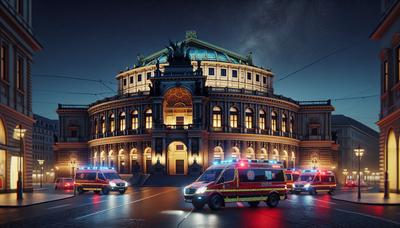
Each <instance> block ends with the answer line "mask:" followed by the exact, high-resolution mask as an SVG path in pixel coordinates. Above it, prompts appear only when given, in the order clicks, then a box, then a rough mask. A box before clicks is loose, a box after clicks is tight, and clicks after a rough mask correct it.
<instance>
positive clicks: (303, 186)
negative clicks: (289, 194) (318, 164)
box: [293, 169, 336, 195]
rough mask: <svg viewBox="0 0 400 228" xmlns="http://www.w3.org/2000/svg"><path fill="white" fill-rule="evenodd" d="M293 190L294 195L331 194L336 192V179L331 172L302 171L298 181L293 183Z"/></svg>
mask: <svg viewBox="0 0 400 228" xmlns="http://www.w3.org/2000/svg"><path fill="white" fill-rule="evenodd" d="M293 189H294V193H295V194H300V193H302V192H308V193H309V194H310V195H315V194H317V193H318V192H328V193H329V194H333V193H334V192H335V190H336V177H335V174H334V173H333V172H332V171H322V170H315V169H312V170H303V172H302V174H301V175H300V177H299V179H298V181H296V182H294V184H293Z"/></svg>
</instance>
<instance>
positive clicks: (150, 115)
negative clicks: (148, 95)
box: [145, 109, 153, 129]
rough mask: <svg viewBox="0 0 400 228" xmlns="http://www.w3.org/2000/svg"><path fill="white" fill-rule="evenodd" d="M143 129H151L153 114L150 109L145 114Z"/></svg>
mask: <svg viewBox="0 0 400 228" xmlns="http://www.w3.org/2000/svg"><path fill="white" fill-rule="evenodd" d="M145 121H146V123H145V127H146V129H151V128H152V127H153V112H152V111H151V109H147V111H146V113H145Z"/></svg>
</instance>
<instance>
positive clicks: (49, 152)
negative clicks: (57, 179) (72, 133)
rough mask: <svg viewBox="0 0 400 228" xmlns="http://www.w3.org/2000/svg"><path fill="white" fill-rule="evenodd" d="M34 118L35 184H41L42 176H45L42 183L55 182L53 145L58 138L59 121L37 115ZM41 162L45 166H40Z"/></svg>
mask: <svg viewBox="0 0 400 228" xmlns="http://www.w3.org/2000/svg"><path fill="white" fill-rule="evenodd" d="M33 118H34V119H35V123H34V124H33V139H32V159H33V164H34V165H33V182H34V183H38V182H40V179H41V175H43V177H42V178H43V179H42V181H45V182H49V181H53V179H54V173H55V166H54V151H53V145H54V143H55V142H56V141H57V138H58V137H57V135H58V121H57V120H50V119H48V118H45V117H43V116H40V115H36V114H34V115H33ZM40 160H42V161H43V165H40V163H39V161H40ZM42 167H43V170H42Z"/></svg>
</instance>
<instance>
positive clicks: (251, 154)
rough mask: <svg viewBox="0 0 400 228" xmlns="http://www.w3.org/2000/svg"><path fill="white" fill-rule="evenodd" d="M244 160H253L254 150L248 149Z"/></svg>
mask: <svg viewBox="0 0 400 228" xmlns="http://www.w3.org/2000/svg"><path fill="white" fill-rule="evenodd" d="M246 159H255V153H254V149H253V148H251V147H249V148H247V150H246Z"/></svg>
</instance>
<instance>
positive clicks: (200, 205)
mask: <svg viewBox="0 0 400 228" xmlns="http://www.w3.org/2000/svg"><path fill="white" fill-rule="evenodd" d="M192 204H193V207H194V208H195V209H196V210H201V209H203V207H204V204H205V203H202V202H197V201H193V202H192Z"/></svg>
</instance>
